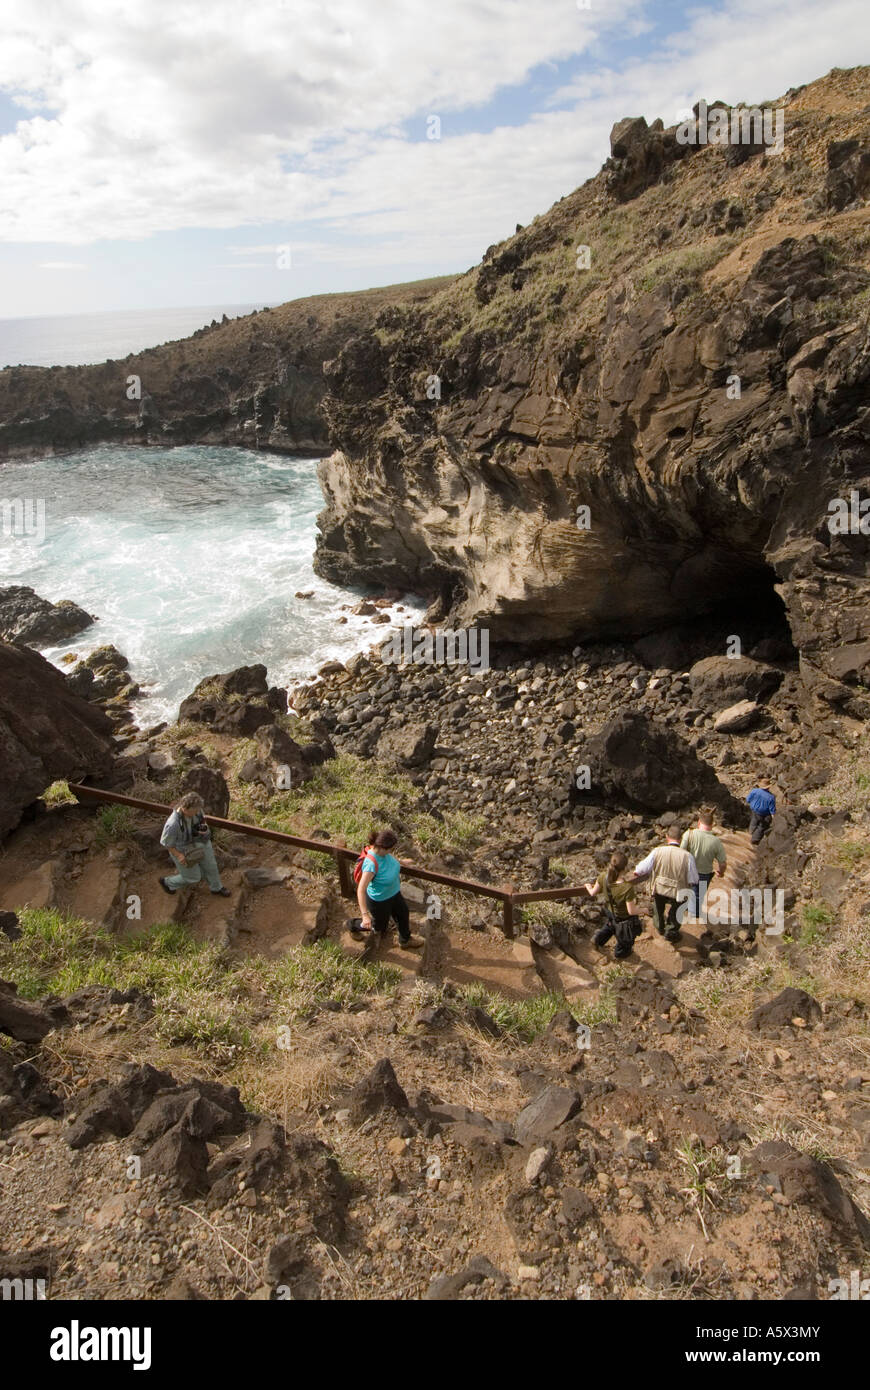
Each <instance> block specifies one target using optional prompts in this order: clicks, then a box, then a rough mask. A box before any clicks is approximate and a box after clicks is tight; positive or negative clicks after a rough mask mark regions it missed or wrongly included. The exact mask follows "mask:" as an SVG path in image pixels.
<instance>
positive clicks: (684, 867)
mask: <svg viewBox="0 0 870 1390" xmlns="http://www.w3.org/2000/svg"><path fill="white" fill-rule="evenodd" d="M634 878H635V881H636V880H638V879H642V878H648V879H649V881H650V882H649V889H650V892H651V894H652V900H653V914H652V915H653V922H654V923H655V927H656V931H657V932H659V934H660V935H661V936H663V937H664V938H665V940H666V941H679V939H680V935H681V933H680V925H681V923H682V920H683V918H684V916H685V915H686V904H687V902H688V898H689V897H690V896H691V894H689V892H688V890H689V889H690V888H694V886H695V884H696V883H697V882H698V866H697V864H696V863H695V860H694V856H693V855H691V854H690V853H689V851H688V850H687V849H680V836H679V834H678V833H677V832H675V831H672V830H669V831H668V833H667V844H664V845H657V846H656V848H655V849H654V850H652V851H651V853H649V854H648V855H647V856H646V859H642V860H641V861H640V863H639V864H638V865H637V867H636V868H635V870H634Z"/></svg>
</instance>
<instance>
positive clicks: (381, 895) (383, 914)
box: [357, 830, 423, 951]
mask: <svg viewBox="0 0 870 1390" xmlns="http://www.w3.org/2000/svg"><path fill="white" fill-rule="evenodd" d="M396 843H397V837H396V836H395V835H394V834H393V832H392V830H380V831H372V834H371V835H370V836H369V842H368V844H367V845H366V857H365V859H364V860H363V866H362V874H361V875H360V880H359V888H358V890H357V900H358V902H359V910H360V915H361V917H362V928H363V931H373V930H374V931H376V932H379V933H381V934H382V935H383V933H385V932H386V930H387V927H388V926H389V923H390V918H391V917H392V918H393V920H394V922H395V923H396V926H397V927H398V928H399V945H400V946H401V948H402V950H403V951H419V949H420V947H421V946H422V945H423V942H422V941H421V940H420V939H419V938H418V937H415V936H412V935H411V928H410V924H409V919H408V904H407V903H406V902H405V899H404V898H403V897H402V894H401V891H400V886H399V877H400V874H401V871H402V866H401V864H400V863H399V861H398V859H397V858H396V857H395V855H393V854H390V850H391V849H393V848H394V846H395V845H396Z"/></svg>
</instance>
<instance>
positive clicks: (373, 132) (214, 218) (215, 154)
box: [0, 0, 870, 277]
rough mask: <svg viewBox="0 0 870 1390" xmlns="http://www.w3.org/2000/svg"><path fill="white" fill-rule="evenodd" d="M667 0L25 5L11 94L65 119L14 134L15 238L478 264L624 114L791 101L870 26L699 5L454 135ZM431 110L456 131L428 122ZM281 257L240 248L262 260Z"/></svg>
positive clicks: (7, 47)
mask: <svg viewBox="0 0 870 1390" xmlns="http://www.w3.org/2000/svg"><path fill="white" fill-rule="evenodd" d="M656 13H657V12H656V10H655V8H654V6H653V4H652V0H645V3H644V0H613V3H612V4H609V5H608V6H607V7H606V9H605V7H604V6H603V5H598V6H597V7H596V8H594V9H592V10H591V11H588V12H587V11H578V10H577V8H576V5H575V4H574V3H572V0H534V3H529V2H528V0H439V2H438V3H437V4H434V3H432V0H378V3H374V0H370V3H363V0H335V3H332V4H330V6H329V9H328V12H327V11H326V10H324V9H323V8H322V5H321V0H246V4H245V5H244V6H240V5H238V4H237V3H236V0H210V3H209V4H208V5H207V6H206V5H203V4H201V3H192V2H191V0H150V3H149V5H148V6H147V7H145V6H142V5H141V4H139V3H138V0H119V3H118V4H115V5H112V6H111V7H110V6H107V5H106V4H105V0H65V4H64V5H63V6H57V7H56V6H52V5H45V6H42V7H34V6H33V5H32V0H4V21H3V22H4V29H5V40H4V44H3V46H2V47H0V89H5V90H6V91H7V92H8V93H9V94H10V95H12V96H13V97H14V98H15V99H17V100H19V101H21V102H23V103H25V104H26V105H27V107H28V108H29V109H30V110H34V109H38V110H40V111H41V112H42V114H41V115H39V116H35V117H31V118H30V119H25V120H22V121H21V122H20V123H19V125H18V126H17V128H16V130H15V131H14V132H12V133H10V134H8V135H6V136H4V137H2V138H0V187H2V188H3V190H4V197H3V204H2V206H0V241H43V242H51V243H53V244H59V243H66V244H69V245H75V244H87V243H90V242H93V241H99V240H101V239H104V238H128V239H134V240H138V239H141V238H143V237H146V236H149V235H151V234H153V233H155V232H159V231H171V230H178V229H186V228H187V229H189V228H197V227H202V228H211V229H221V228H224V229H227V230H229V229H231V228H240V227H243V226H256V225H258V224H266V223H279V224H286V226H287V235H286V243H287V244H289V245H291V246H292V248H293V257H294V265H295V264H296V263H297V257H298V258H299V261H300V262H303V261H307V262H308V263H309V264H310V263H311V262H312V261H320V262H324V263H326V262H334V263H341V264H344V265H349V264H359V265H364V266H376V265H379V264H383V265H387V264H399V263H407V264H412V263H425V262H428V261H435V260H437V262H438V263H440V264H445V263H447V262H450V263H453V264H462V263H467V264H471V263H472V262H473V261H476V260H477V259H478V257H479V255H480V252H481V250H482V249H483V247H484V246H485V245H486V244H487V242H488V241H492V240H494V239H496V237H497V236H503V235H505V234H506V232H508V231H510V230H512V227H513V223H514V222H515V221H516V220H520V221H528V220H529V219H530V218H531V217H532V216H533V215H534V214H535V213H536V212H539V211H543V210H544V209H545V208H547V207H548V206H549V205H550V204H551V203H552V202H553V201H554V199H556V198H558V197H559V196H561V195H562V194H564V193H567V192H569V191H570V190H571V189H573V188H575V187H576V186H577V185H578V184H579V183H581V182H583V180H584V179H586V178H588V177H589V176H590V175H592V174H594V173H595V172H596V171H597V169H598V168H599V166H600V164H601V162H602V161H603V159H604V158H605V156H606V155H607V153H608V152H609V146H608V143H607V136H608V134H609V130H610V126H611V125H612V123H613V122H614V121H615V120H617V119H619V118H620V117H621V116H624V115H630V114H631V115H634V114H644V115H646V116H647V117H648V118H649V119H652V118H653V117H654V116H656V115H659V114H660V115H662V117H663V118H664V119H665V121H666V123H671V122H673V121H675V120H676V119H677V113H678V112H679V111H680V110H681V109H684V108H686V107H688V106H691V105H692V104H693V102H695V101H696V100H697V99H698V97H699V96H707V97H708V98H714V97H721V98H722V99H724V100H728V101H737V100H740V99H743V98H745V99H747V100H750V101H756V100H761V99H770V98H772V97H774V96H777V95H779V94H780V93H781V92H783V91H785V90H786V89H787V88H788V87H789V86H792V85H797V84H799V83H801V82H805V81H809V80H811V79H813V78H814V77H817V76H820V75H821V74H823V73H824V72H825V71H827V69H828V68H830V67H831V66H835V65H840V66H846V65H848V63H849V62H851V61H853V55H854V53H855V52H856V49H857V45H858V42H859V39H860V34H861V32H862V31H863V33H864V34H865V35H866V34H867V33H868V32H870V20H868V17H867V11H865V12H863V13H861V12H859V11H857V10H856V7H855V5H854V3H853V0H830V2H829V4H828V5H827V7H826V9H825V14H824V23H821V22H820V12H819V8H818V5H817V3H816V0H788V2H787V0H767V3H766V4H765V5H764V6H759V5H757V4H755V3H750V0H732V3H731V4H730V5H729V7H728V9H727V11H722V10H720V9H718V8H717V9H715V10H714V9H707V10H695V11H686V12H685V20H684V23H683V25H682V27H681V28H680V29H679V30H677V31H675V32H674V33H672V34H671V35H670V36H669V37H668V39H667V41H666V42H665V43H664V44H662V45H661V46H660V49H659V50H657V51H656V52H654V53H651V54H650V55H649V56H647V57H645V58H640V59H636V60H629V61H627V62H626V61H625V60H623V61H622V62H621V65H620V68H619V69H617V68H616V67H608V66H607V65H605V64H602V65H601V66H599V67H598V68H597V69H595V70H594V71H593V72H592V73H591V74H590V75H587V76H584V77H582V78H578V79H577V80H576V81H573V82H570V83H568V84H567V85H566V86H565V87H563V88H562V90H561V91H560V92H558V93H557V94H556V96H555V98H553V97H551V98H550V99H549V100H548V101H547V104H546V107H544V108H543V109H541V110H539V111H537V112H536V113H535V114H533V115H532V116H530V117H529V118H527V119H524V120H523V121H522V123H520V124H517V125H516V126H506V125H501V126H499V127H498V128H496V129H495V130H491V131H488V132H486V133H479V132H475V133H462V134H451V119H450V118H451V116H452V115H453V116H454V117H455V114H456V113H459V112H469V113H473V111H474V108H476V107H478V106H483V105H484V104H485V103H487V102H488V101H490V100H491V99H492V98H493V97H494V96H495V95H496V94H497V93H498V92H499V90H501V89H503V88H505V87H506V86H511V85H516V84H523V83H524V82H525V81H526V80H527V78H528V75H529V73H530V72H532V70H533V69H535V68H536V67H538V66H539V65H542V64H553V63H556V62H559V61H562V60H564V59H566V58H569V57H571V56H572V55H573V54H577V53H580V52H582V51H587V52H590V53H594V54H595V55H596V57H598V55H600V54H602V53H607V51H608V50H607V37H608V34H609V32H610V31H614V32H616V33H618V35H619V37H620V39H622V40H625V39H626V38H627V37H630V36H631V35H632V34H639V33H644V31H645V30H646V29H647V28H648V27H649V21H650V20H651V19H653V18H654V17H655V16H656ZM541 100H542V102H543V100H544V98H543V97H542V99H541ZM524 109H525V108H524ZM430 113H432V114H439V115H440V116H441V117H442V125H443V130H442V139H441V140H440V141H429V140H425V139H423V138H422V136H423V135H424V134H425V122H426V116H427V115H428V114H430ZM408 121H413V122H415V129H416V128H417V126H416V123H419V137H420V138H418V139H416V140H409V139H407V138H406V137H405V135H404V133H403V128H404V124H405V123H406V122H408ZM454 129H455V123H454ZM302 223H305V224H306V225H305V227H304V238H302V239H301V240H300V239H297V238H296V237H295V236H294V228H298V227H299V226H300V224H302ZM321 231H322V240H321V239H320V232H321ZM279 244H280V239H279ZM276 249H277V248H276V246H274V245H271V244H270V245H268V246H264V245H259V246H247V247H246V246H241V245H236V246H233V247H231V248H228V252H229V255H230V256H231V258H233V257H236V256H239V257H244V258H245V259H244V261H241V262H239V263H238V264H236V263H235V262H233V268H234V269H241V268H246V269H252V268H255V265H256V262H255V261H254V260H252V259H251V258H252V257H256V256H264V257H265V256H270V257H271V256H274V254H275V252H276ZM54 264H60V263H54ZM264 268H265V267H264ZM285 274H286V275H287V276H288V277H289V275H290V274H292V272H285Z"/></svg>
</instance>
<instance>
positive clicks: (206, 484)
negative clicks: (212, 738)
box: [0, 446, 422, 725]
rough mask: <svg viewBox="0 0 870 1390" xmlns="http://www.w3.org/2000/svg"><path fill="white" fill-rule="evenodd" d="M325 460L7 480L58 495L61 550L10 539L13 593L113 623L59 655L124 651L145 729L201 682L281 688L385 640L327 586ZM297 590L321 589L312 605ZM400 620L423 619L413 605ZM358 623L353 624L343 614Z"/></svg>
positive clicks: (85, 464)
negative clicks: (236, 677)
mask: <svg viewBox="0 0 870 1390" xmlns="http://www.w3.org/2000/svg"><path fill="white" fill-rule="evenodd" d="M316 469H317V464H316V460H312V459H296V458H287V457H284V456H281V457H280V458H279V457H276V456H263V455H260V454H257V453H254V452H252V451H249V450H245V449H230V448H210V447H200V446H196V447H184V448H177V449H143V448H99V449H91V450H86V451H83V452H81V453H78V454H75V455H69V456H65V457H62V458H50V459H46V460H42V461H33V462H28V463H21V464H7V465H5V466H4V469H3V474H2V477H3V494H4V495H5V496H19V495H20V496H23V497H44V498H45V512H46V522H45V540H44V542H43V543H42V544H41V545H39V544H36V543H35V541H34V539H33V538H25V537H9V538H7V537H0V585H6V584H28V585H30V586H31V587H32V588H33V589H35V590H36V592H37V593H38V594H41V595H42V596H43V597H45V598H48V599H52V600H54V601H56V600H58V599H61V598H69V599H73V600H74V601H75V602H76V603H79V604H81V605H82V607H83V608H86V609H87V610H88V611H89V612H91V613H94V614H96V615H97V618H98V621H97V622H96V623H95V624H94V625H93V627H90V628H88V629H87V630H86V631H85V632H83V633H81V634H80V635H79V636H78V637H76V638H73V639H72V640H70V641H67V642H64V643H61V644H59V645H57V646H53V647H50V648H46V649H45V655H46V656H47V657H49V659H50V660H52V661H54V662H56V663H57V664H58V665H60V666H61V669H64V670H68V669H69V667H68V666H67V665H65V664H63V663H62V662H61V658H62V657H63V656H64V655H65V654H66V653H68V652H75V653H77V654H78V655H85V654H86V653H87V652H89V651H92V650H93V648H94V647H97V646H102V645H103V644H104V643H107V642H111V643H114V645H115V646H116V647H118V649H119V650H120V651H122V652H124V653H125V655H126V656H128V657H129V659H130V667H131V674H132V677H133V679H135V680H136V681H138V682H139V684H140V685H141V687H142V690H143V698H142V699H141V700H139V701H137V702H136V705H135V713H136V717H137V719H138V721H139V723H140V724H143V725H147V724H150V723H154V722H156V721H157V720H160V719H174V718H175V717H176V716H177V712H178V705H179V703H180V701H181V700H182V699H183V698H184V696H185V695H187V694H189V693H190V691H191V690H192V689H193V687H194V686H195V685H196V683H197V681H199V680H201V679H202V678H203V677H204V676H207V675H211V674H212V673H213V672H216V671H229V670H231V669H232V668H233V667H234V666H240V665H242V664H250V663H252V662H256V661H262V662H264V663H265V665H266V667H267V669H268V674H269V680H270V681H271V682H272V683H274V684H276V685H285V684H287V683H288V682H289V681H295V680H300V679H302V678H304V677H306V676H309V675H312V674H313V673H314V671H315V670H316V669H317V667H318V666H319V665H321V664H322V663H323V662H324V661H327V660H331V659H334V658H338V659H344V660H346V659H347V658H348V657H349V656H350V655H351V653H352V652H354V651H359V650H361V649H362V648H364V647H368V646H370V645H371V644H372V643H374V642H378V641H382V640H383V638H384V636H385V626H382V625H379V624H377V625H376V624H373V623H372V622H371V621H370V620H369V619H367V618H360V617H356V616H354V615H352V614H351V613H350V612H345V613H342V611H341V605H342V604H349V605H352V604H355V603H357V602H358V600H359V598H360V597H361V591H360V590H349V589H343V588H339V587H336V586H335V585H332V584H327V583H326V582H325V581H324V580H322V579H320V578H319V577H318V576H317V575H315V573H314V571H313V569H312V567H311V561H312V557H313V553H314V542H315V534H316V525H315V523H316V517H317V513H318V511H320V510H321V509H322V507H323V498H322V495H321V492H320V489H319V487H318V484H317V473H316ZM297 590H299V591H302V592H307V591H309V590H313V595H312V597H311V598H310V599H297V598H296V597H295V594H296V592H297ZM401 602H402V603H403V604H404V612H403V613H396V614H395V618H396V621H398V622H416V621H419V619H420V618H421V617H422V608H421V607H420V603H419V600H417V599H415V598H414V597H413V596H406V597H405V598H404V599H403V600H401ZM341 616H346V617H347V619H348V621H347V623H346V624H339V623H338V621H337V619H338V618H339V617H341Z"/></svg>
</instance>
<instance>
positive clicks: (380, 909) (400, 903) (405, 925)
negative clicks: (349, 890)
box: [366, 891, 411, 941]
mask: <svg viewBox="0 0 870 1390" xmlns="http://www.w3.org/2000/svg"><path fill="white" fill-rule="evenodd" d="M366 902H367V903H368V905H369V912H370V913H371V914H372V926H373V927H374V929H375V931H377V932H385V931H386V930H387V927H388V926H389V925H390V918H391V917H392V919H393V921H394V922H395V924H396V926H397V927H398V928H399V940H400V941H407V940H408V937H409V936H410V935H411V924H410V919H409V916H408V904H407V903H406V902H405V899H404V898H403V897H402V895H401V893H396V894H394V896H393V897H392V898H381V899H380V901H379V902H376V901H375V899H374V898H372V897H370V896H369V894H368V891H366Z"/></svg>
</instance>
